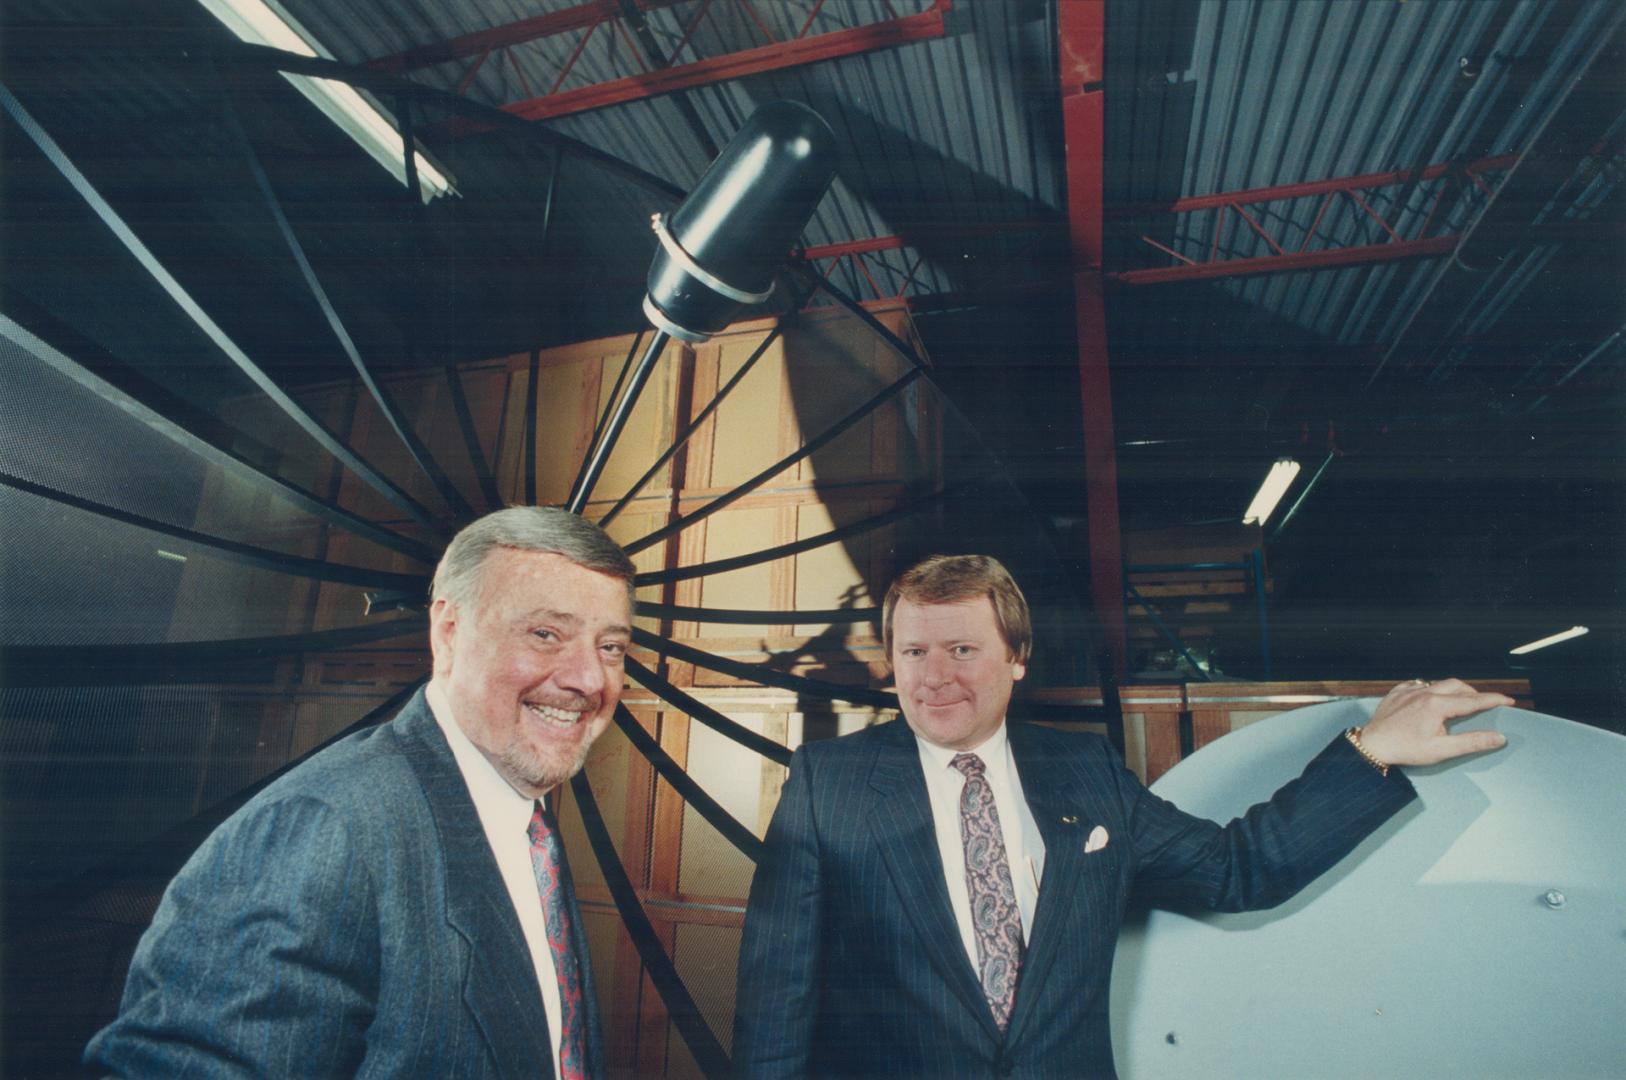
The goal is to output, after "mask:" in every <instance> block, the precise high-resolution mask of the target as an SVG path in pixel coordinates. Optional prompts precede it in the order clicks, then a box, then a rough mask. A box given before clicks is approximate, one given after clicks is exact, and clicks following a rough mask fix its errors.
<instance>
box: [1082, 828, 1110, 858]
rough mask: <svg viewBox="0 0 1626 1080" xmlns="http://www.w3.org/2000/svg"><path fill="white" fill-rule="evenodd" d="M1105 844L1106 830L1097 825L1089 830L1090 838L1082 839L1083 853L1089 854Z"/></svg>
mask: <svg viewBox="0 0 1626 1080" xmlns="http://www.w3.org/2000/svg"><path fill="white" fill-rule="evenodd" d="M1106 846H1107V830H1106V827H1105V826H1103V825H1097V826H1096V827H1095V828H1093V829H1091V830H1090V838H1089V839H1088V840H1086V841H1084V854H1086V855H1090V854H1093V853H1095V852H1097V851H1100V850H1101V849H1102V848H1104V847H1106Z"/></svg>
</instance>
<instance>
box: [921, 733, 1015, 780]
mask: <svg viewBox="0 0 1626 1080" xmlns="http://www.w3.org/2000/svg"><path fill="white" fill-rule="evenodd" d="M915 743H916V744H917V745H918V746H919V747H920V761H921V764H923V765H924V766H925V767H926V768H927V769H947V768H949V767H950V766H949V762H951V761H953V760H954V755H956V754H963V753H970V754H976V755H977V756H978V757H980V758H982V763H983V764H984V765H985V766H987V769H988V771H989V772H990V773H991V772H994V770H996V769H999V770H1003V769H1005V767H1006V758H1007V757H1008V756H1009V754H1010V740H1009V739H1007V738H1006V735H1005V722H1004V721H1003V720H1001V721H1000V723H999V727H997V728H995V729H994V733H993V734H992V735H990V736H988V738H987V740H985V741H984V742H983V743H982V744H981V745H979V746H976V747H973V748H972V749H970V750H953V749H950V748H949V747H946V746H938V745H937V744H936V743H930V742H927V741H926V740H925V739H922V738H921V737H920V736H919V735H916V736H915Z"/></svg>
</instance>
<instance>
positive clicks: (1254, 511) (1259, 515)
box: [1242, 458, 1299, 525]
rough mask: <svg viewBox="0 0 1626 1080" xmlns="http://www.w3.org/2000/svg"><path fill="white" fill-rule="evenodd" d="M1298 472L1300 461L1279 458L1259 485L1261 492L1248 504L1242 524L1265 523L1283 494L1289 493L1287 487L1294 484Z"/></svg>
mask: <svg viewBox="0 0 1626 1080" xmlns="http://www.w3.org/2000/svg"><path fill="white" fill-rule="evenodd" d="M1298 474H1299V463H1298V462H1296V461H1294V460H1293V459H1292V458H1277V459H1276V464H1274V465H1272V466H1271V467H1270V474H1269V475H1267V476H1266V477H1265V482H1264V483H1263V484H1260V485H1259V493H1258V494H1256V495H1255V496H1254V497H1253V502H1251V503H1249V504H1248V510H1247V513H1245V514H1243V515H1242V524H1244V525H1263V524H1264V523H1265V520H1266V519H1267V518H1269V517H1270V514H1271V511H1273V510H1275V509H1276V504H1277V503H1279V502H1281V501H1282V496H1283V495H1286V494H1287V489H1288V488H1290V487H1292V486H1293V478H1294V477H1295V476H1297V475H1298Z"/></svg>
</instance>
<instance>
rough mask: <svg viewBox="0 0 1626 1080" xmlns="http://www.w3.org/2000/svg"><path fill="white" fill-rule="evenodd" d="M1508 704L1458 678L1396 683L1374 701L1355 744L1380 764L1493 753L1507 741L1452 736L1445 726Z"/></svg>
mask: <svg viewBox="0 0 1626 1080" xmlns="http://www.w3.org/2000/svg"><path fill="white" fill-rule="evenodd" d="M1512 704H1513V699H1512V698H1510V697H1508V696H1507V695H1506V694H1493V693H1488V692H1486V693H1482V692H1480V691H1478V690H1475V689H1474V688H1473V687H1471V686H1469V685H1468V684H1467V683H1465V682H1463V681H1462V680H1461V679H1445V680H1443V681H1441V682H1437V683H1428V682H1424V681H1422V680H1421V679H1417V680H1413V681H1412V682H1406V683H1401V684H1400V685H1399V686H1397V687H1395V688H1394V689H1393V690H1390V691H1389V692H1388V694H1386V695H1384V698H1383V700H1382V701H1381V702H1379V703H1378V707H1377V711H1376V712H1374V713H1373V714H1372V719H1371V720H1370V721H1368V722H1367V724H1366V727H1365V729H1364V730H1363V731H1362V732H1361V745H1362V746H1364V747H1365V748H1366V750H1367V751H1368V752H1369V753H1370V754H1371V755H1372V756H1373V757H1375V758H1377V759H1378V760H1379V761H1381V762H1383V763H1384V764H1386V765H1434V764H1437V763H1439V762H1441V761H1449V760H1451V759H1452V758H1455V757H1461V756H1462V755H1464V754H1476V753H1480V752H1481V751H1485V750H1498V749H1500V748H1501V747H1503V746H1505V745H1506V744H1507V737H1506V736H1504V735H1502V734H1501V733H1499V732H1495V731H1465V732H1462V733H1461V734H1457V735H1452V734H1450V733H1449V732H1447V731H1446V730H1445V725H1446V724H1447V723H1449V722H1450V721H1453V720H1460V719H1462V718H1463V717H1465V716H1473V715H1474V714H1475V713H1481V712H1484V711H1485V710H1486V709H1493V708H1495V707H1496V706H1498V705H1512Z"/></svg>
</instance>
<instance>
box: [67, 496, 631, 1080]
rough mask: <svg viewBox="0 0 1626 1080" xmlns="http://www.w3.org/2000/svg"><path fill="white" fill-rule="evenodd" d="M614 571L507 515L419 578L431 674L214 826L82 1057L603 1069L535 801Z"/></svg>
mask: <svg viewBox="0 0 1626 1080" xmlns="http://www.w3.org/2000/svg"><path fill="white" fill-rule="evenodd" d="M632 577H633V568H632V564H631V562H630V561H629V560H628V559H627V557H626V555H625V554H624V553H623V552H622V551H621V549H620V548H619V547H617V546H616V545H615V543H614V542H613V541H611V540H610V539H609V538H608V537H607V536H605V535H604V533H603V532H602V531H600V530H599V529H598V528H597V527H596V526H594V525H591V524H589V523H587V522H585V521H583V520H581V519H580V518H578V517H576V516H575V515H572V514H568V513H566V512H564V511H562V510H550V509H542V508H537V507H516V508H512V509H508V510H503V511H499V512H497V513H494V514H490V515H487V516H486V517H484V518H482V519H480V520H479V521H477V522H475V523H474V524H472V525H470V526H468V527H467V528H465V529H464V530H463V531H462V532H460V533H459V534H458V535H457V536H456V538H454V539H453V541H452V543H451V545H450V546H449V547H448V548H447V550H446V553H445V555H444V557H443V558H442V560H441V562H440V565H439V566H438V567H437V568H436V571H435V579H434V586H433V591H432V595H433V601H432V604H431V608H430V648H431V651H432V653H433V657H434V666H433V676H432V678H431V680H430V682H429V684H428V686H427V687H426V688H425V690H424V691H423V692H421V693H419V694H418V695H416V696H415V697H414V698H413V699H412V701H411V702H410V703H409V704H408V705H407V706H406V707H405V708H404V709H403V710H402V711H401V713H400V714H399V715H398V716H396V717H395V719H394V720H392V721H391V722H389V723H387V724H384V725H382V726H380V727H378V728H374V729H372V730H370V731H367V732H365V733H362V734H358V735H356V736H353V737H351V738H349V739H346V740H344V741H342V742H340V743H338V744H337V745H335V746H333V747H331V748H330V749H328V750H325V751H323V752H322V753H320V754H318V755H316V756H315V757H313V758H312V759H311V760H310V761H308V762H306V763H304V764H303V765H301V766H300V767H299V768H297V769H294V770H293V771H291V772H290V773H289V774H288V775H287V776H285V777H283V778H281V779H280V780H278V781H277V782H276V783H275V784H273V785H271V786H270V787H268V788H267V789H266V790H265V791H264V792H262V793H261V794H260V795H258V796H257V797H255V798H254V799H253V800H252V801H251V802H249V803H248V804H247V805H246V806H244V807H243V809H242V810H241V811H239V812H238V813H237V814H235V815H233V816H232V817H231V818H230V819H229V820H228V821H227V822H226V823H225V824H223V825H222V826H221V827H220V828H219V829H218V830H217V831H216V832H215V833H214V835H213V836H211V837H210V838H209V839H208V840H207V841H206V842H205V843H204V845H203V846H202V847H201V848H200V849H199V850H198V852H197V854H196V855H194V856H193V858H192V860H191V861H190V862H189V863H188V864H187V865H186V867H185V868H184V869H183V870H182V871H181V872H180V874H179V875H177V876H176V878H175V880H174V881H173V882H172V883H171V885H170V887H169V889H168V890H167V891H166V893H165V895H164V899H163V901H162V903H161V904H160V906H159V908H158V912H157V914H156V916H155V917H154V919H153V923H152V926H151V928H150V929H149V930H148V931H147V933H146V934H145V936H143V938H142V940H141V943H140V945H139V946H138V947H137V949H136V953H135V958H134V960H133V962H132V964H131V967H130V975H129V981H128V983H127V984H126V988H125V992H124V999H123V1002H122V1006H121V1009H120V1014H119V1016H118V1019H117V1020H115V1021H114V1022H113V1024H112V1025H111V1026H109V1027H108V1028H107V1029H106V1030H104V1031H102V1032H101V1033H100V1034H98V1035H97V1036H96V1037H95V1038H94V1039H93V1040H92V1041H91V1043H90V1045H89V1047H88V1048H87V1050H86V1063H87V1064H88V1065H90V1066H92V1067H95V1068H97V1069H100V1070H102V1071H104V1072H109V1073H114V1074H119V1075H127V1076H183V1075H186V1076H199V1075H201V1076H244V1077H250V1076H252V1077H268V1076H286V1077H294V1076H298V1077H316V1076H457V1077H537V1076H542V1077H548V1076H557V1077H560V1078H561V1080H570V1078H577V1077H595V1076H599V1075H601V1074H602V1071H603V1069H602V1060H603V1059H602V1053H601V1047H600V1045H599V1033H598V1017H597V1008H596V1005H595V1002H594V998H593V983H592V978H591V974H590V971H589V966H588V955H587V944H586V938H585V935H584V933H583V927H582V923H581V918H580V914H579V912H578V910H577V907H576V901H575V898H574V895H573V894H572V890H571V887H570V874H569V869H568V867H567V866H566V865H565V862H564V856H563V849H562V846H561V844H560V842H559V836H558V832H557V827H556V824H555V822H554V820H553V816H552V814H551V812H550V811H549V809H548V808H547V807H546V806H545V804H544V803H543V801H542V800H543V797H544V796H545V795H547V793H548V792H549V791H551V790H552V789H554V788H555V787H557V786H558V785H559V784H561V783H563V782H564V781H565V780H566V779H568V778H569V777H570V776H572V775H573V774H575V773H576V772H577V771H578V770H579V769H580V768H581V767H582V764H583V762H584V761H585V760H586V757H587V753H588V749H589V748H590V747H591V746H592V744H593V740H594V739H596V738H597V737H598V735H599V734H600V733H601V732H602V731H603V730H604V728H605V726H606V724H608V722H609V719H610V716H611V713H612V712H613V711H614V709H615V706H616V703H617V701H618V700H619V699H620V695H621V687H622V664H623V656H624V654H625V652H626V647H627V641H628V639H629V636H630V634H631V622H632V607H631V605H632Z"/></svg>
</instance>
